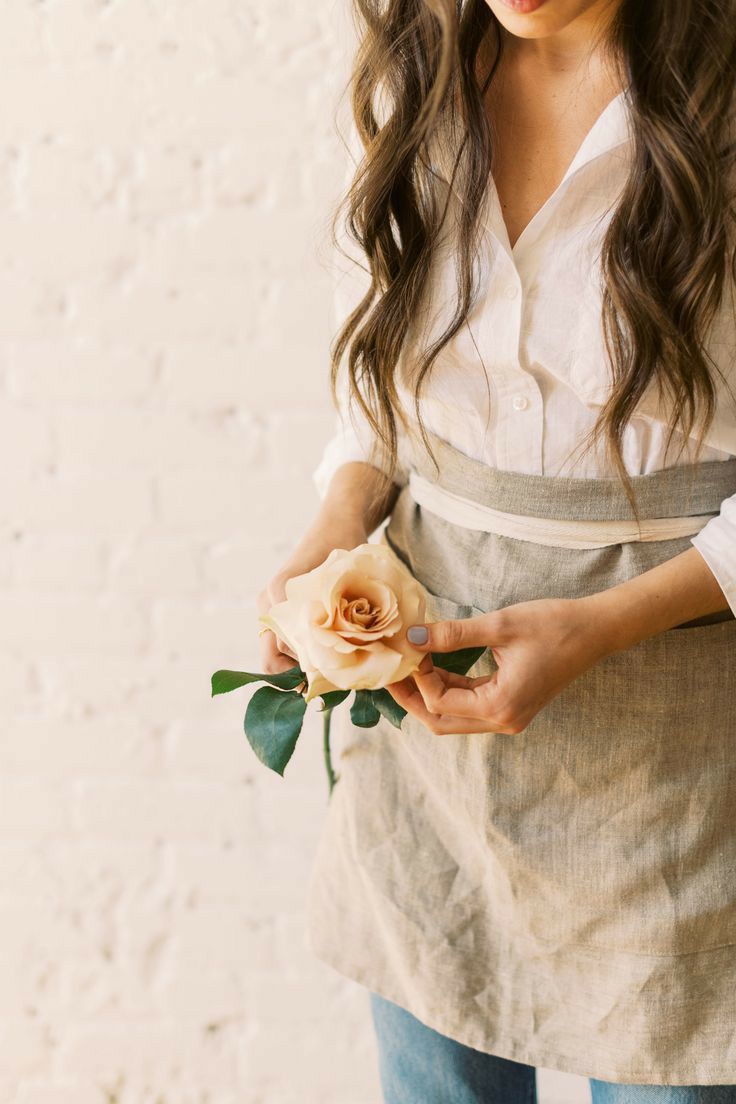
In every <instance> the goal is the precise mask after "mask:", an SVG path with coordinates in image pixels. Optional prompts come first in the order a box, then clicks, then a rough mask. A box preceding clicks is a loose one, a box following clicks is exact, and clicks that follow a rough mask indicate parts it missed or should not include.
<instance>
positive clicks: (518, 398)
mask: <svg viewBox="0 0 736 1104" xmlns="http://www.w3.org/2000/svg"><path fill="white" fill-rule="evenodd" d="M528 405H529V400H528V398H527V397H526V395H514V398H513V407H514V410H526V408H527V407H528Z"/></svg>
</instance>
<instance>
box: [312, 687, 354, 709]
mask: <svg viewBox="0 0 736 1104" xmlns="http://www.w3.org/2000/svg"><path fill="white" fill-rule="evenodd" d="M352 692H353V691H352V690H328V691H327V693H325V694H318V695H317V696H318V697H320V698H321V699H322V701H323V702H324V703H325V704H324V708H325V709H334V708H335V706H336V705H339V704H340V702H344V701H345V699H346V698H347V697H349V695H350V694H352ZM320 712H323V710H320Z"/></svg>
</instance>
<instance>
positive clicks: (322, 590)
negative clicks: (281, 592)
mask: <svg viewBox="0 0 736 1104" xmlns="http://www.w3.org/2000/svg"><path fill="white" fill-rule="evenodd" d="M284 589H285V593H286V599H285V601H283V602H277V603H276V605H274V606H272V607H271V609H270V610H269V611H268V613H267V614H264V615H263V616H261V617H259V618H258V620H259V621H262V622H263V623H264V624H265V625H268V627H269V628H270V629H272V630H273V631H274V632H275V633H276V634H277V635H278V636H279V637H280V638H281V639H282V640H283V641H284V642H285V643H286V644H287V645H288V646H289V648H291V650H292V651H293V652H294V653H295V654H296V655H297V656H298V657H299V666H300V667H301V669H302V670H303V671H304V674H305V675H306V677H307V683H308V688H307V693H306V694H305V698H306V700H307V701H311V700H312V698H316V697H318V696H319V695H320V694H326V693H327V692H328V691H330V690H377V689H379V688H381V687H383V686H386V684H387V683H389V682H398V680H399V679H402V678H405V677H406V675H409V674H411V672H412V671H414V670H416V668H417V667H418V666H419V664H420V663H421V661H422V658H423V655H424V653H423V652H419V651H417V649H416V648H414V647H413V646H412V645H411V644H410V643H409V641H408V640H407V639H406V635H405V633H406V629H407V628H408V626H409V625H412V624H414V623H415V622H419V623H421V622H422V621H424V618H425V612H426V591H425V590H424V587H423V586H422V585H421V583H420V582H419V581H418V580H417V579H415V578H414V576H413V575H412V574H411V572H410V571H409V569H408V568H407V567H406V565H405V564H404V563H403V561H402V560H400V559H399V557H398V556H397V555H396V553H395V552H394V551H393V549H392V548H390V547H389V545H388V544H385V543H380V544H372V543H370V542H368V543H365V544H360V545H357V546H356V547H355V548H352V549H350V550H347V549H344V548H334V549H333V550H332V552H330V554H329V556H328V557H327V558H326V559H325V560H324V561H323V562H322V563H321V564H319V566H318V567H315V568H314V569H313V570H312V571H307V572H305V573H304V574H303V575H294V576H292V577H291V578H290V579H288V580H287V582H286V586H285V588H284Z"/></svg>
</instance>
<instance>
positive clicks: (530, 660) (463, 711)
mask: <svg viewBox="0 0 736 1104" xmlns="http://www.w3.org/2000/svg"><path fill="white" fill-rule="evenodd" d="M601 613H602V610H601V609H600V607H599V606H597V605H596V604H595V603H594V602H591V601H590V599H589V598H571V599H564V598H540V599H535V600H533V601H529V602H518V603H516V604H514V605H510V606H505V607H503V608H502V609H498V610H491V611H490V612H488V613H484V614H479V615H477V616H475V617H467V618H461V619H458V620H454V621H452V620H451V621H434V622H429V623H428V624H427V626H426V627H427V629H428V630H429V637H428V640H427V642H426V643H425V644H414V647H415V648H417V649H418V650H419V651H423V652H427V653H430V652H453V651H456V650H458V649H460V648H472V647H481V646H484V645H485V646H486V647H488V648H489V649H490V651H491V652H492V654H493V657H494V659H495V661H496V664H497V667H498V670H497V671H494V672H493V674H490V675H485V676H481V677H477V678H471V677H469V676H467V675H455V674H451V673H450V672H448V671H445V670H443V669H442V668H439V667H435V666H434V664H433V663H432V657H431V655H429V654H428V655H426V656H425V657H424V659H423V660H422V662H421V664H420V666H419V668H418V669H417V670H416V671H415V672H414V673H413V674H411V675H408V676H407V677H406V678H404V679H401V680H400V681H399V682H393V683H390V684H389V685H388V686H387V687H386V689H387V690H388V692H389V693H390V694H391V696H392V697H393V698H394V700H395V701H397V702H398V703H399V705H400V706H402V707H403V708H404V709H406V710H407V712H408V713H411V714H412V716H414V717H416V718H417V720H420V721H422V723H423V724H425V725H426V727H427V728H429V730H430V731H431V732H434V733H436V734H437V735H444V734H447V733H463V732H499V733H505V734H508V735H516V734H517V733H519V732H522V731H523V730H524V729H525V728H526V726H527V725H528V724H529V722H530V721H531V720H532V718H533V717H534V716H536V714H537V713H538V712H539V711H540V709H542V708H543V707H544V706H545V705H546V704H547V702H548V701H550V700H551V699H552V698H554V697H555V696H556V695H557V694H559V693H560V691H561V690H562V689H563V688H564V687H565V686H567V684H568V683H570V682H572V680H573V679H575V678H577V676H578V675H580V674H582V673H583V671H586V670H587V669H588V668H589V667H592V666H593V665H594V664H595V663H596V662H598V660H599V659H602V658H603V657H604V656H606V655H608V654H610V653H611V652H612V651H615V650H616V648H615V646H614V644H613V642H612V637H611V635H610V634H608V633H607V631H606V621H605V618H602V617H601Z"/></svg>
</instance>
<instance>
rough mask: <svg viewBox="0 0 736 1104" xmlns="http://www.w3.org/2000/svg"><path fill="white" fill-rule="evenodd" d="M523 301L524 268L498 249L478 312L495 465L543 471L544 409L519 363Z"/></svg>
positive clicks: (503, 467) (540, 398)
mask: <svg viewBox="0 0 736 1104" xmlns="http://www.w3.org/2000/svg"><path fill="white" fill-rule="evenodd" d="M525 304H526V297H525V288H524V271H523V268H520V267H517V266H516V265H515V264H514V262H513V258H512V257H510V256H509V254H508V253H507V252H506V251H505V250H503V249H501V248H497V249H496V250H495V256H494V257H493V259H492V264H491V272H490V280H489V288H488V301H487V303H486V306H485V309H484V310H483V312H482V320H483V321H482V329H481V343H480V348H481V355H482V356H483V360H484V362H485V363H486V364H487V365H490V366H492V367H491V369H490V371H489V375H490V379H489V383H490V386H491V388H492V391H491V393H492V395H493V397H494V400H495V404H494V405H495V417H494V418H493V425H494V427H495V428H494V432H495V438H496V439H495V454H496V464H497V466H498V467H499V468H501V469H503V470H506V471H522V472H528V473H539V474H543V471H542V440H543V432H544V407H543V401H542V393H541V391H540V389H539V385H538V384H537V381H536V380H535V379H534V377H533V376H532V375H531V374H530V373H529V372H527V371H526V370H525V369H524V368H523V366H522V363H521V333H522V324H523V321H524V309H525Z"/></svg>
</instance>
